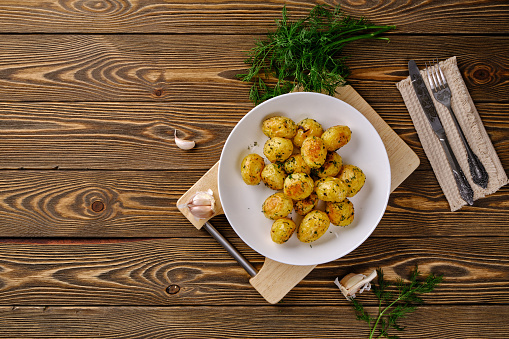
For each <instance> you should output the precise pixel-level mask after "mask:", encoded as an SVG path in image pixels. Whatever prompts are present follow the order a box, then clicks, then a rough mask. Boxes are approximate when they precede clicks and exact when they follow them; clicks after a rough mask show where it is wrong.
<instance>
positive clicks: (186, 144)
mask: <svg viewBox="0 0 509 339" xmlns="http://www.w3.org/2000/svg"><path fill="white" fill-rule="evenodd" d="M175 144H176V145H177V147H178V148H180V149H185V150H188V149H191V148H193V147H194V146H195V145H196V143H195V142H194V141H192V140H184V139H181V138H179V137H177V130H175Z"/></svg>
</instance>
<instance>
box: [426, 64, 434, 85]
mask: <svg viewBox="0 0 509 339" xmlns="http://www.w3.org/2000/svg"><path fill="white" fill-rule="evenodd" d="M424 65H425V66H426V74H427V75H428V82H429V85H430V86H431V90H432V91H434V90H435V84H434V82H433V79H432V78H431V76H430V75H429V71H428V68H429V66H428V64H427V63H426V61H425V62H424Z"/></svg>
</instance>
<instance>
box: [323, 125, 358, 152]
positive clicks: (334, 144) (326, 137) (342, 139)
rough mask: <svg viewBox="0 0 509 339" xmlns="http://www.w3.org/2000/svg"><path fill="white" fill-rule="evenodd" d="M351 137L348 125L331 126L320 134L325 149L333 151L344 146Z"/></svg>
mask: <svg viewBox="0 0 509 339" xmlns="http://www.w3.org/2000/svg"><path fill="white" fill-rule="evenodd" d="M351 138H352V131H351V130H350V127H348V126H342V125H337V126H332V127H330V128H328V129H326V130H325V132H323V134H322V140H323V142H324V144H325V148H327V151H329V152H334V151H336V150H338V149H340V148H341V147H343V146H345V145H346V144H347V143H348V142H349V141H350V139H351Z"/></svg>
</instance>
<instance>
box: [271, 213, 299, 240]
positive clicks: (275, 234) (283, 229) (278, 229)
mask: <svg viewBox="0 0 509 339" xmlns="http://www.w3.org/2000/svg"><path fill="white" fill-rule="evenodd" d="M296 229H297V225H296V224H295V222H294V221H293V220H292V219H290V218H280V219H277V220H276V221H274V223H273V224H272V227H271V228H270V237H271V238H272V241H274V242H275V243H276V244H283V243H285V242H287V241H288V239H290V237H291V236H292V234H293V232H295V230H296Z"/></svg>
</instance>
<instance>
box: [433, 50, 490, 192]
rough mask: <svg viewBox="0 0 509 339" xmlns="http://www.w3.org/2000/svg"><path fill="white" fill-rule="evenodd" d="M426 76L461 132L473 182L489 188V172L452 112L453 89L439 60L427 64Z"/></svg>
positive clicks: (436, 97)
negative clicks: (471, 146) (473, 149)
mask: <svg viewBox="0 0 509 339" xmlns="http://www.w3.org/2000/svg"><path fill="white" fill-rule="evenodd" d="M426 74H427V75H428V81H429V84H430V86H431V91H432V92H433V96H434V97H435V99H436V100H437V101H438V102H439V103H441V104H442V105H444V106H445V107H447V109H448V110H449V113H450V114H451V117H452V120H453V121H454V125H455V126H456V129H457V130H458V132H459V135H460V137H461V141H462V142H463V145H464V146H465V149H466V151H467V156H468V166H469V167H470V175H471V176H472V180H473V182H474V183H476V184H477V185H478V186H480V187H482V188H486V187H488V180H489V177H488V172H486V169H485V168H484V166H483V164H482V162H481V161H480V160H479V158H478V157H477V156H476V155H475V154H474V152H472V149H471V148H470V145H469V144H468V141H467V139H466V138H465V135H464V134H463V130H462V129H461V126H460V125H459V123H458V120H457V119H456V115H455V114H454V111H453V110H452V107H451V97H452V94H451V89H450V88H449V85H448V84H447V80H446V79H445V76H444V73H443V72H442V69H441V68H440V64H439V62H438V59H437V62H436V63H435V64H434V65H432V64H431V62H430V64H429V66H428V64H426ZM430 74H431V75H430Z"/></svg>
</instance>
